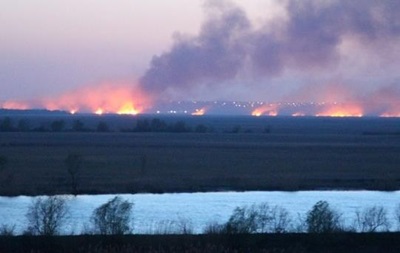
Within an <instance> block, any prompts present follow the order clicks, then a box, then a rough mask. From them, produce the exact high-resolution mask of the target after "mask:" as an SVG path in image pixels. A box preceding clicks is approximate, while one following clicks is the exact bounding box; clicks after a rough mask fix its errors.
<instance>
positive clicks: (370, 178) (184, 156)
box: [0, 115, 400, 195]
mask: <svg viewBox="0 0 400 253" xmlns="http://www.w3.org/2000/svg"><path fill="white" fill-rule="evenodd" d="M154 117H158V115H156V116H152V115H147V116H141V117H139V118H137V117H117V116H102V117H98V116H80V117H78V116H71V115H66V116H64V115H62V116H51V117H50V116H37V115H33V116H32V115H30V116H26V115H22V116H21V115H17V116H14V118H12V119H13V120H14V121H15V122H17V121H18V120H21V119H26V120H29V122H30V124H31V125H35V124H38V125H41V126H42V127H43V126H44V127H45V126H49V125H50V124H51V122H53V121H54V120H60V119H62V120H65V122H66V125H68V124H70V125H72V124H73V121H76V120H77V119H78V120H80V121H81V122H83V123H84V124H85V126H87V129H85V131H72V130H68V128H67V127H66V130H64V131H58V132H55V131H10V132H7V131H3V132H0V155H2V156H3V157H6V158H7V168H6V171H3V172H2V187H1V192H0V195H20V194H25V195H40V194H59V193H70V192H71V178H70V175H69V174H68V172H67V166H66V164H65V159H66V157H67V156H68V155H69V154H79V155H80V156H81V157H82V159H83V162H82V166H81V168H80V169H79V173H78V174H77V188H78V192H80V193H89V194H91V193H93V194H97V193H136V192H196V191H221V190H239V191H241V190H285V191H296V190H307V189H308V190H309V189H311V190H312V189H375V190H397V189H400V170H399V166H400V155H399V154H400V134H399V133H400V120H398V119H378V118H363V119H331V118H284V117H281V118H280V117H277V118H271V117H261V118H255V117H215V116H214V117H212V116H209V117H207V116H205V117H166V116H164V118H161V119H162V120H164V121H165V122H167V123H170V122H175V121H181V122H184V123H185V125H186V126H187V127H188V128H190V129H195V128H196V126H197V125H199V124H201V125H204V126H206V128H207V129H212V130H209V131H206V132H205V133H200V132H196V131H190V132H183V133H176V132H138V131H136V132H134V131H125V132H121V131H120V130H121V129H129V128H132V129H133V128H134V126H135V124H137V122H138V121H139V120H140V119H143V118H148V119H149V120H151V119H153V118H154ZM0 120H1V118H0ZM100 121H101V122H104V123H106V124H108V126H109V130H108V131H107V132H96V131H91V130H90V129H95V126H96V124H98V122H100Z"/></svg>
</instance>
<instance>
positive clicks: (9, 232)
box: [0, 224, 15, 236]
mask: <svg viewBox="0 0 400 253" xmlns="http://www.w3.org/2000/svg"><path fill="white" fill-rule="evenodd" d="M14 234H15V225H12V226H9V225H4V224H3V225H1V226H0V235H1V236H13V235H14Z"/></svg>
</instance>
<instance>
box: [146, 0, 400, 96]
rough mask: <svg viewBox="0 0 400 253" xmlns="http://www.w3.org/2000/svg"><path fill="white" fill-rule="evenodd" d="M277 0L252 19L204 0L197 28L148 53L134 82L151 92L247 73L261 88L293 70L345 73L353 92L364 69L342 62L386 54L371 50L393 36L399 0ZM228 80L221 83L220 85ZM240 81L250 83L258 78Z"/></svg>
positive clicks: (331, 77) (329, 75) (316, 75)
mask: <svg viewBox="0 0 400 253" xmlns="http://www.w3.org/2000/svg"><path fill="white" fill-rule="evenodd" d="M281 4H284V5H285V10H286V17H284V18H282V17H281V18H279V19H276V20H272V21H271V20H270V19H266V20H268V21H266V22H265V23H263V24H261V25H260V24H257V25H255V24H254V22H252V21H251V20H250V19H249V17H248V16H247V14H246V12H245V11H244V10H243V9H242V8H241V7H239V6H237V5H235V4H233V3H231V2H227V1H208V2H207V3H206V4H205V6H206V7H205V12H206V17H207V18H206V21H205V22H204V23H203V25H202V27H201V30H200V31H199V33H198V34H197V35H195V36H189V35H182V34H181V35H176V36H175V40H174V44H173V46H172V48H171V49H170V50H169V51H167V52H164V53H162V54H160V55H156V56H154V57H153V59H152V60H151V63H150V66H149V68H148V70H147V72H146V73H145V74H144V75H143V76H142V78H141V80H140V83H141V86H142V87H143V89H145V90H147V91H150V92H152V93H153V94H157V95H163V94H168V93H171V92H172V93H174V92H175V93H183V94H185V93H187V92H190V91H193V90H196V89H198V88H199V87H206V88H208V89H211V90H212V89H216V88H219V87H220V86H221V85H224V84H226V83H232V81H234V80H238V81H243V80H245V79H246V78H247V77H248V78H250V79H257V80H263V81H258V85H259V86H262V87H261V88H264V90H265V88H266V87H265V86H268V85H271V83H274V81H275V80H277V79H279V78H282V77H283V76H285V75H286V76H287V75H290V74H291V73H297V74H294V77H297V76H300V78H299V80H297V81H298V83H300V84H305V83H309V82H310V81H312V82H314V83H315V82H318V83H321V84H323V85H329V83H336V81H337V80H336V79H340V80H346V79H349V80H347V81H345V86H346V85H348V86H352V87H353V88H352V93H357V92H356V91H357V90H358V89H359V88H362V87H363V85H364V83H365V82H364V81H365V80H364V79H365V76H362V77H360V78H359V79H358V78H352V75H362V74H363V72H362V71H365V68H363V69H362V70H353V73H350V70H348V68H347V65H346V64H348V65H349V66H354V64H353V62H354V61H356V63H357V64H355V67H357V66H358V63H360V66H363V64H364V65H368V64H369V63H368V62H369V61H374V60H376V58H377V57H378V61H379V62H380V61H383V60H382V58H383V57H385V56H387V55H388V54H384V53H382V55H379V54H380V53H379V52H378V53H377V51H379V50H382V51H385V50H386V49H387V48H389V46H390V45H391V46H393V45H396V41H397V42H398V41H399V35H400V15H398V13H400V1H398V0H386V1H380V0H365V1H342V0H330V1H322V0H321V1H319V0H318V1H317V0H302V1H299V0H288V1H281ZM266 13H268V12H266ZM394 47H395V49H398V48H399V47H398V46H397V47H396V46H394ZM385 48H386V49H385ZM353 49H357V50H361V49H362V51H363V52H367V55H368V56H369V55H370V54H371V55H372V56H371V57H366V56H365V57H364V56H363V57H364V58H361V56H357V57H358V58H357V57H356V56H355V55H354V56H352V55H353V51H357V50H353ZM389 55H390V53H389ZM393 58H396V57H393ZM349 59H350V60H349ZM357 61H358V62H357ZM363 61H364V62H363ZM365 61H367V63H365ZM360 68H362V67H360ZM357 71H358V72H357ZM298 73H301V74H298ZM392 74H393V73H392ZM363 78H364V79H363ZM389 78H390V77H389ZM265 80H266V81H265ZM386 81H387V80H386ZM377 82H382V83H374V84H373V85H379V86H384V85H386V83H384V82H383V81H381V80H377ZM366 83H368V81H367V82H366ZM282 85H285V84H282ZM354 87H355V88H354ZM229 88H230V87H229V86H227V87H223V89H224V90H226V91H229ZM242 88H243V89H256V88H257V85H256V86H251V87H249V86H248V85H243V87H242ZM286 95H288V94H286ZM347 96H348V94H347Z"/></svg>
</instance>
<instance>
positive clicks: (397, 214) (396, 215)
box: [394, 204, 400, 230]
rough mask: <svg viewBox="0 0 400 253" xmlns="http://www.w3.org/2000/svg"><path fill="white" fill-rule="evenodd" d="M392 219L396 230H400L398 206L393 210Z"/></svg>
mask: <svg viewBox="0 0 400 253" xmlns="http://www.w3.org/2000/svg"><path fill="white" fill-rule="evenodd" d="M394 218H395V220H396V222H397V230H400V204H398V205H397V206H396V208H395V209H394Z"/></svg>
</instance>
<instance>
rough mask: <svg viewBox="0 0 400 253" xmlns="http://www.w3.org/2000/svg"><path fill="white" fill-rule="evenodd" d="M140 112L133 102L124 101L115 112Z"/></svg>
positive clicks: (133, 113)
mask: <svg viewBox="0 0 400 253" xmlns="http://www.w3.org/2000/svg"><path fill="white" fill-rule="evenodd" d="M139 113H140V112H139V111H138V110H137V109H135V107H134V105H133V103H130V102H129V103H126V104H124V105H123V106H122V107H121V108H120V109H119V110H118V111H117V114H119V115H137V114H139Z"/></svg>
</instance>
